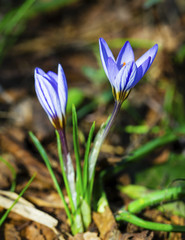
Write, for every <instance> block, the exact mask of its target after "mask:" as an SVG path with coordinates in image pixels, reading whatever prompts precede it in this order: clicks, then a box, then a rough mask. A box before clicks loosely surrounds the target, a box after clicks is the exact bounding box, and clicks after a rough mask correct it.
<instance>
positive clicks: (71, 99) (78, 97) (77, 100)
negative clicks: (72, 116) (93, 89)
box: [66, 88, 85, 113]
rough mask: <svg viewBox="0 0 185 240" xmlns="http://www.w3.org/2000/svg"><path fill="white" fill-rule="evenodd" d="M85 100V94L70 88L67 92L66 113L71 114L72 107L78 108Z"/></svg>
mask: <svg viewBox="0 0 185 240" xmlns="http://www.w3.org/2000/svg"><path fill="white" fill-rule="evenodd" d="M84 98H85V94H84V92H83V91H82V90H80V89H78V88H71V89H69V91H68V102H67V109H66V111H67V113H70V112H72V106H73V105H75V106H76V107H79V106H80V104H81V103H82V102H83V100H84Z"/></svg>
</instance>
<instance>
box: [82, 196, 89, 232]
mask: <svg viewBox="0 0 185 240" xmlns="http://www.w3.org/2000/svg"><path fill="white" fill-rule="evenodd" d="M81 213H82V219H83V223H84V226H85V229H87V228H88V227H89V225H90V223H91V207H90V206H89V204H88V203H87V201H85V200H84V199H83V200H82V204H81Z"/></svg>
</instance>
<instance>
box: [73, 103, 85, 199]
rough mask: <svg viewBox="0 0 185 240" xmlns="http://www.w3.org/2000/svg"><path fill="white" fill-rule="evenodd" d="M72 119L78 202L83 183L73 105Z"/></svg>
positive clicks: (75, 115)
mask: <svg viewBox="0 0 185 240" xmlns="http://www.w3.org/2000/svg"><path fill="white" fill-rule="evenodd" d="M72 120H73V144H74V152H75V159H76V191H77V199H78V203H79V199H80V196H82V194H83V183H82V170H81V162H80V150H79V141H78V123H77V114H76V109H75V106H74V105H73V106H72Z"/></svg>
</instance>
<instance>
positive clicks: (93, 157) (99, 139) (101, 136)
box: [88, 101, 121, 201]
mask: <svg viewBox="0 0 185 240" xmlns="http://www.w3.org/2000/svg"><path fill="white" fill-rule="evenodd" d="M120 108H121V103H120V102H118V101H116V102H115V105H114V109H113V112H112V115H111V117H110V119H109V121H108V123H107V125H106V126H105V127H104V128H103V127H102V128H100V130H99V132H98V133H97V135H96V138H95V141H94V146H93V149H92V151H91V153H90V156H89V184H90V185H89V186H90V187H89V194H88V195H89V201H90V199H91V195H92V190H93V184H94V170H95V166H96V161H97V158H98V154H99V152H100V148H101V146H102V144H103V142H104V140H105V138H106V136H107V134H108V133H109V130H110V128H111V127H112V124H113V123H114V120H115V118H116V116H117V114H118V113H119V110H120Z"/></svg>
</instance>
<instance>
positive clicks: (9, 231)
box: [4, 223, 21, 240]
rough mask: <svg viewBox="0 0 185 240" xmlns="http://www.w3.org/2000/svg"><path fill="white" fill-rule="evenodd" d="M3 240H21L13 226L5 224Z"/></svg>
mask: <svg viewBox="0 0 185 240" xmlns="http://www.w3.org/2000/svg"><path fill="white" fill-rule="evenodd" d="M4 232H5V233H4V239H5V240H10V239H11V240H21V237H20V235H19V232H18V231H17V230H16V228H15V225H14V224H10V223H6V224H5V231H4Z"/></svg>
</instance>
